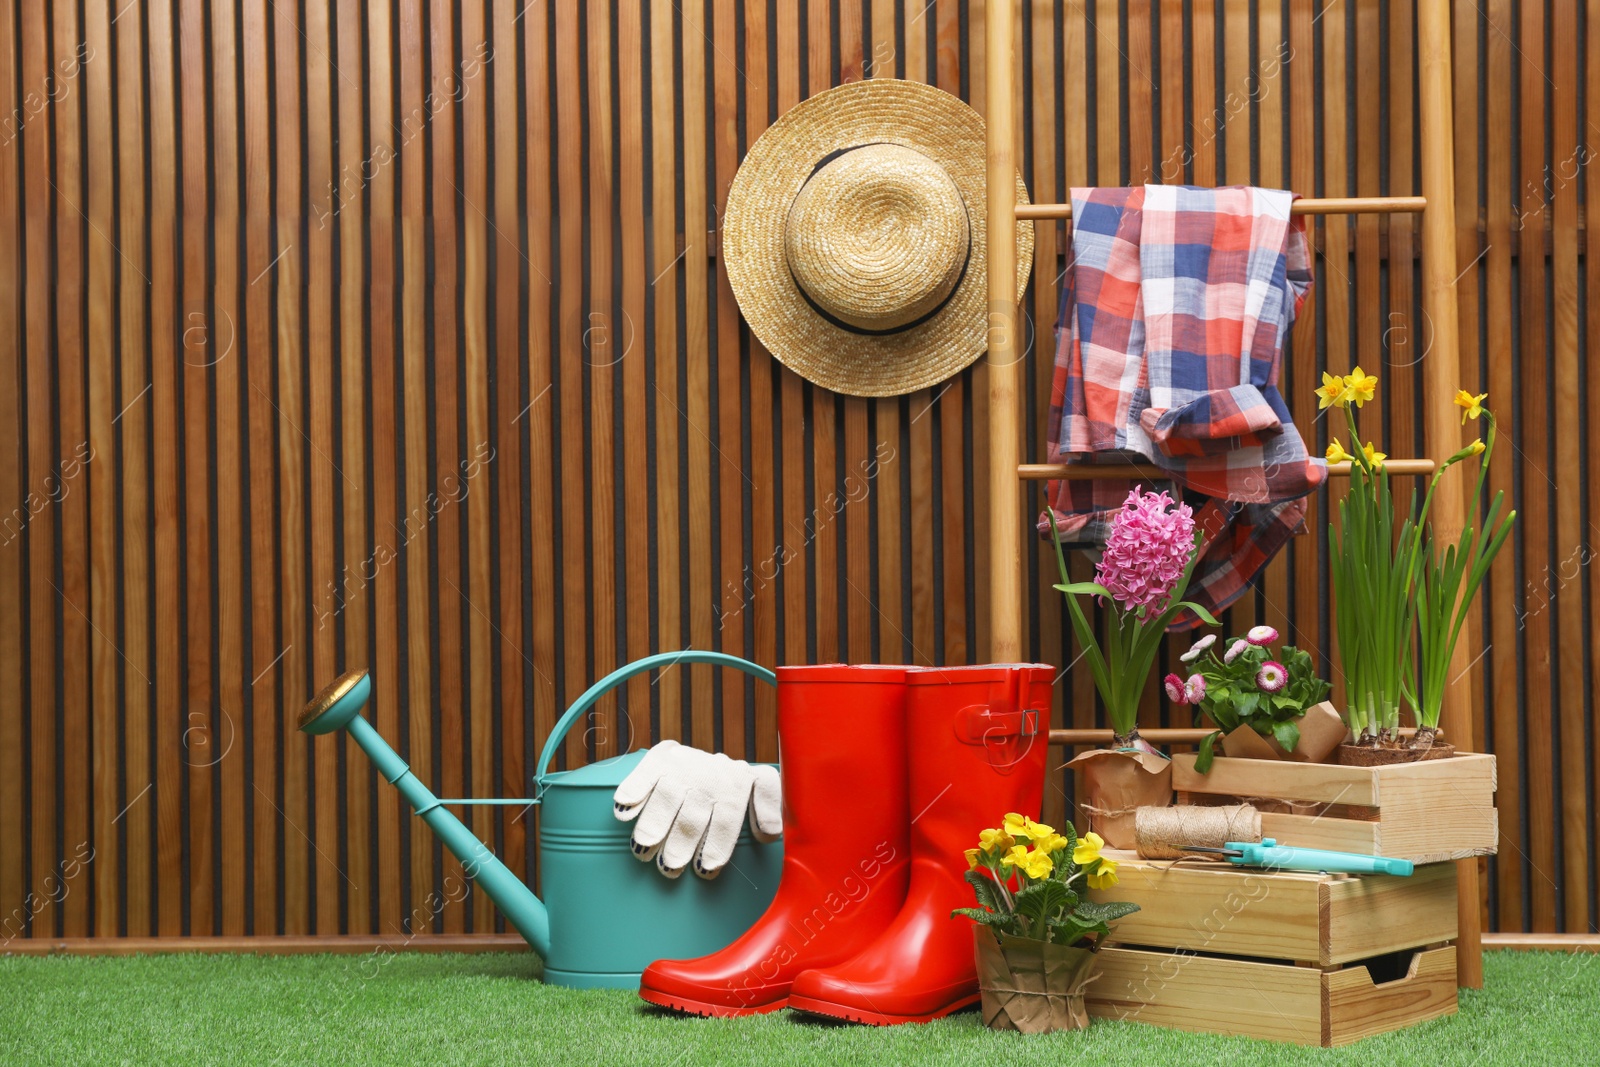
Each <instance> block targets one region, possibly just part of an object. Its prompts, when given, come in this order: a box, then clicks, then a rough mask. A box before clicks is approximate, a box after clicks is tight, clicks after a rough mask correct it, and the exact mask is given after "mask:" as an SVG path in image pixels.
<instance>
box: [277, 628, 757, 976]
mask: <svg viewBox="0 0 1600 1067" xmlns="http://www.w3.org/2000/svg"><path fill="white" fill-rule="evenodd" d="M678 663H711V664H716V665H718V666H723V667H732V668H734V669H735V670H740V671H743V672H744V673H746V674H749V675H752V676H754V677H756V678H759V679H760V680H762V681H764V682H766V683H767V684H769V685H773V684H776V681H777V679H776V678H775V677H774V675H773V673H772V672H771V671H769V670H767V669H766V668H765V667H760V666H757V665H756V664H754V663H751V662H749V661H748V660H743V659H740V658H739V657H737V656H729V655H726V654H724V653H721V652H669V653H662V654H660V655H655V656H648V657H646V658H644V659H641V660H636V661H635V662H633V663H630V664H628V665H627V666H626V667H623V668H621V669H619V670H616V671H613V672H612V673H611V674H609V675H607V676H606V677H605V678H602V679H601V680H600V681H598V682H596V683H595V684H594V685H592V686H590V687H589V689H588V690H587V691H586V692H585V693H584V694H583V695H582V696H581V697H579V698H578V699H577V701H575V702H574V703H573V705H572V706H571V707H570V708H568V709H567V711H566V714H564V715H562V716H561V721H560V722H558V723H556V726H555V729H554V730H552V731H551V733H550V738H549V740H547V741H546V742H545V745H544V750H543V751H542V752H540V753H539V763H538V767H537V769H536V770H535V771H534V775H533V785H534V795H533V796H532V797H531V798H528V797H523V798H516V799H495V800H440V799H439V798H438V797H436V796H434V795H433V793H432V792H431V791H430V790H429V789H428V787H427V786H425V785H423V784H422V782H421V781H420V780H419V779H418V778H417V777H416V775H414V774H412V773H411V768H410V767H408V766H407V765H406V762H405V761H404V760H402V759H401V758H400V756H399V755H398V754H397V753H396V752H395V751H394V749H392V748H390V747H389V745H388V744H387V743H386V742H385V741H384V740H383V738H382V737H380V736H379V735H378V731H377V730H375V729H374V728H373V727H372V724H371V723H369V722H367V720H366V719H364V718H363V717H362V716H361V709H362V707H364V706H365V705H366V703H367V698H368V697H370V696H371V695H372V678H371V676H370V675H368V674H367V672H366V671H364V670H355V671H351V672H350V673H348V674H345V675H342V676H341V677H339V678H338V679H336V680H335V681H334V682H333V683H332V684H331V685H329V686H328V687H327V688H326V689H324V690H323V691H322V692H320V693H318V694H317V695H316V696H315V697H314V698H312V700H311V702H310V703H309V704H307V705H306V708H305V711H304V712H303V713H302V714H301V716H300V729H302V730H304V731H305V732H306V733H308V734H327V733H332V732H334V731H335V730H340V729H343V730H347V731H348V732H349V734H350V736H351V738H352V739H354V741H355V743H356V744H358V745H360V746H361V748H362V750H363V751H364V752H366V754H367V756H368V757H369V758H370V759H371V760H372V762H373V764H374V765H375V766H376V767H377V768H378V771H379V772H380V773H381V774H382V775H383V776H384V778H386V779H387V780H388V781H389V783H390V784H391V785H393V786H395V788H397V789H399V790H400V792H401V794H402V795H404V797H405V798H406V800H407V802H409V803H410V804H411V806H412V807H413V808H415V809H416V812H417V814H418V815H419V816H421V818H422V821H423V822H425V823H427V824H428V828H429V829H431V830H432V831H433V832H434V833H435V834H437V835H438V836H439V839H440V840H441V841H443V842H444V845H445V847H446V848H448V849H449V850H450V851H451V853H452V854H453V855H454V856H455V857H456V858H457V859H458V860H460V861H461V864H462V866H463V867H464V868H465V869H466V871H467V873H468V875H470V876H471V877H472V878H473V879H474V880H475V881H476V883H477V885H478V887H479V888H480V889H482V890H483V891H484V892H485V893H487V894H488V895H489V899H490V900H492V901H494V903H495V906H496V907H498V908H499V909H500V912H501V914H502V915H504V916H505V917H506V921H507V922H509V923H510V924H511V926H512V927H513V928H514V929H515V930H516V931H517V933H519V934H521V935H522V936H523V938H524V939H526V940H527V942H528V944H529V945H532V946H533V950H534V951H535V952H537V953H538V954H539V955H540V956H541V957H542V958H543V959H544V979H545V981H546V982H549V983H551V984H552V985H561V986H569V987H572V988H575V989H597V988H605V989H637V988H638V986H639V975H640V973H641V972H642V971H643V970H644V969H645V967H647V966H649V965H650V964H651V963H653V962H655V961H656V960H659V959H690V958H692V957H695V956H703V955H706V954H708V953H711V952H716V951H717V950H718V949H721V948H723V947H724V946H726V945H728V944H729V943H730V942H732V941H733V940H734V939H735V938H737V937H738V936H739V935H740V934H742V933H744V932H745V931H746V930H748V929H749V928H750V926H751V925H752V924H754V922H755V921H756V919H758V918H760V916H761V913H762V912H764V911H766V909H767V905H768V904H769V903H771V902H772V897H773V894H774V893H776V892H777V889H778V875H779V872H780V871H781V869H782V867H783V846H782V843H781V842H773V843H771V844H761V843H759V842H757V841H755V840H754V839H753V838H751V837H750V834H749V830H748V829H746V830H745V831H744V832H743V833H741V834H740V836H739V844H738V846H737V847H736V848H735V849H734V852H733V858H732V859H731V860H729V862H728V867H729V868H730V870H729V871H726V872H724V873H723V875H722V876H721V877H720V878H716V879H714V880H712V881H706V880H704V879H700V878H674V879H668V878H664V877H662V876H661V875H660V874H659V873H657V872H656V869H655V865H654V864H653V863H641V862H639V860H638V859H636V858H635V857H634V855H633V852H632V850H631V848H630V847H629V839H630V837H631V834H632V826H631V824H629V823H623V822H619V821H618V820H617V818H616V816H615V815H614V814H613V808H612V802H611V796H612V794H613V793H614V792H615V791H616V788H617V786H618V785H620V784H622V780H623V779H624V778H626V777H627V776H628V773H629V772H630V771H632V770H633V768H634V767H635V766H637V765H638V763H639V761H640V760H642V759H643V758H644V752H643V751H639V752H630V753H628V754H627V755H625V756H617V757H615V758H613V759H608V760H602V761H601V762H599V763H594V764H590V765H589V766H587V767H580V768H578V769H576V770H571V771H551V770H550V769H549V768H550V761H551V760H552V759H554V758H555V754H556V750H557V749H558V748H559V747H560V745H561V741H562V739H563V738H564V737H566V734H567V731H568V730H569V729H571V728H572V724H573V723H575V722H577V721H578V720H579V719H580V718H581V717H582V716H583V714H584V713H585V712H587V711H588V710H589V709H590V708H591V707H592V706H593V705H594V703H595V701H597V700H599V699H600V697H601V696H602V695H603V694H605V693H606V692H607V691H609V690H611V689H613V688H615V687H616V686H617V685H618V684H620V683H622V682H624V681H626V680H627V679H629V678H632V677H633V676H634V675H636V674H641V673H644V672H646V671H652V670H655V669H656V668H657V667H667V666H671V665H673V664H678ZM446 804H516V805H531V804H539V805H541V806H542V807H543V808H544V817H543V820H542V826H541V833H540V840H539V869H540V871H541V872H542V881H543V883H544V891H545V898H544V900H540V899H539V898H538V897H536V896H534V894H533V891H532V890H531V889H529V888H528V887H527V886H526V885H524V884H523V883H522V880H521V879H520V878H518V877H517V876H516V875H514V874H512V873H511V871H510V869H508V868H507V867H506V865H505V864H503V863H501V862H500V860H499V859H497V858H496V857H495V855H494V853H492V852H490V851H489V849H488V846H486V845H485V844H484V843H483V842H482V841H480V840H479V839H478V836H477V835H476V834H474V833H473V832H472V831H471V830H469V829H467V828H466V826H464V825H463V824H462V823H461V820H459V819H457V818H456V817H455V816H454V815H452V814H451V813H450V812H449V811H448V810H446V808H445V807H444V805H446Z"/></svg>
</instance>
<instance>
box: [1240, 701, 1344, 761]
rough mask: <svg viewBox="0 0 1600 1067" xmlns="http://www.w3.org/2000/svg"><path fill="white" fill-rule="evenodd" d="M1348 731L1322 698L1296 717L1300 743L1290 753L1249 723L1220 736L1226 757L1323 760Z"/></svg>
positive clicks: (1275, 740)
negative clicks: (1301, 716)
mask: <svg viewBox="0 0 1600 1067" xmlns="http://www.w3.org/2000/svg"><path fill="white" fill-rule="evenodd" d="M1348 733H1349V730H1348V729H1347V728H1346V727H1345V724H1344V719H1342V718H1340V717H1339V711H1338V709H1337V708H1335V707H1334V706H1333V705H1332V704H1330V703H1328V702H1327V701H1326V700H1324V701H1323V702H1322V703H1320V704H1313V705H1312V706H1311V707H1309V708H1307V709H1306V713H1305V716H1304V717H1303V718H1302V719H1301V720H1300V742H1299V744H1297V745H1295V746H1294V751H1293V752H1290V751H1288V750H1287V749H1285V748H1284V747H1283V746H1282V745H1280V744H1278V740H1277V738H1275V737H1262V736H1261V735H1260V734H1258V733H1256V732H1255V730H1254V729H1253V728H1252V727H1250V726H1249V725H1244V726H1240V727H1238V728H1237V729H1235V730H1234V731H1233V732H1232V733H1229V734H1227V735H1226V736H1225V737H1223V739H1222V751H1223V754H1225V755H1226V756H1228V757H1229V758H1230V759H1278V760H1292V761H1294V762H1295V763H1324V762H1326V761H1327V759H1328V757H1329V756H1331V755H1333V753H1334V751H1335V750H1336V749H1338V747H1339V743H1340V742H1342V741H1343V740H1344V739H1345V737H1346V735H1347V734H1348Z"/></svg>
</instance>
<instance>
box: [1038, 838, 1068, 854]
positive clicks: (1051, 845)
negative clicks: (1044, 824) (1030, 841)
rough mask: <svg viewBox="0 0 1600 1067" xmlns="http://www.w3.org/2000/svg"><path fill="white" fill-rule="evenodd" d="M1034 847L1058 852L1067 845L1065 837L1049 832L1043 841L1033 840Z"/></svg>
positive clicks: (1042, 850)
mask: <svg viewBox="0 0 1600 1067" xmlns="http://www.w3.org/2000/svg"><path fill="white" fill-rule="evenodd" d="M1034 847H1035V848H1037V849H1038V850H1039V851H1040V852H1050V853H1055V852H1060V851H1061V850H1062V849H1064V848H1066V847H1067V839H1066V838H1064V837H1062V836H1061V835H1060V834H1051V835H1050V836H1049V837H1047V838H1045V839H1044V840H1043V841H1036V842H1034Z"/></svg>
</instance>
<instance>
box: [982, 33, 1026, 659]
mask: <svg viewBox="0 0 1600 1067" xmlns="http://www.w3.org/2000/svg"><path fill="white" fill-rule="evenodd" d="M1013 6H1014V5H1012V4H1011V3H1009V2H1007V3H1003V4H991V5H990V7H989V12H988V19H987V21H986V26H985V29H986V31H987V34H986V36H987V41H986V47H985V53H984V58H985V60H986V66H987V71H986V73H987V77H988V92H987V95H986V103H987V106H988V115H987V118H986V130H987V138H988V164H989V165H988V179H987V180H988V193H987V202H988V215H987V219H988V221H987V234H988V236H987V245H988V256H989V360H988V371H989V634H990V636H989V658H990V659H991V660H993V661H995V662H997V663H1006V662H1015V661H1017V660H1020V659H1021V658H1022V486H1021V484H1020V483H1019V482H1018V481H1017V478H1016V470H1017V460H1018V458H1019V452H1020V447H1019V441H1018V434H1019V426H1018V420H1019V418H1020V417H1021V403H1022V401H1021V395H1020V394H1021V391H1020V389H1019V388H1018V386H1019V384H1020V382H1021V378H1022V367H1021V364H1020V363H1019V361H1018V346H1017V299H1016V296H1017V281H1016V278H1017V245H1016V237H1015V234H1016V230H1017V193H1016V173H1017V166H1016V160H1015V145H1016V124H1015V116H1014V107H1013V92H1012V89H1013V85H1012V79H1013V78H1014V76H1015V75H1014V71H1015V68H1016V56H1015V55H1014V54H1013V50H1012V37H1013V33H1012V21H1013V20H1012V15H1013Z"/></svg>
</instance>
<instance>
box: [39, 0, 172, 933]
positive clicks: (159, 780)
mask: <svg viewBox="0 0 1600 1067" xmlns="http://www.w3.org/2000/svg"><path fill="white" fill-rule="evenodd" d="M173 30H174V27H173V10H172V5H170V4H153V5H151V7H150V52H149V59H148V63H149V67H150V158H151V159H152V160H156V159H176V158H177V140H178V136H177V112H176V99H177V95H178V94H179V92H181V87H180V85H179V82H178V80H177V67H176V63H175V54H174V48H173V42H174V37H175V35H174V33H173ZM177 197H178V175H177V174H176V173H175V169H174V168H173V167H156V166H152V167H151V168H150V216H151V226H150V398H149V399H150V418H151V421H152V423H153V424H154V425H155V426H157V427H162V428H165V429H166V432H165V433H157V434H155V435H154V442H155V455H154V464H153V466H154V477H153V482H154V488H155V513H154V526H155V530H154V535H155V590H156V593H155V601H156V609H155V635H154V639H155V644H156V659H155V664H156V676H155V690H154V699H155V715H156V730H155V743H156V781H155V791H154V793H155V795H154V798H153V800H152V802H153V803H154V804H155V805H156V857H155V861H156V932H157V933H158V934H160V935H161V936H163V937H171V936H175V935H178V934H180V933H182V932H183V899H184V894H185V888H184V878H183V840H182V838H183V825H182V822H181V811H180V809H179V800H180V790H181V781H180V778H181V776H182V773H183V772H182V764H181V761H180V758H179V757H180V753H181V750H182V740H181V738H182V735H183V730H184V726H185V719H184V695H183V688H182V687H183V675H182V671H183V662H184V647H183V643H182V627H181V621H180V620H181V616H182V613H183V601H182V597H181V588H182V587H181V584H180V577H179V575H180V570H181V568H182V566H183V561H182V557H181V554H180V547H179V544H180V543H179V537H180V524H181V523H182V521H183V517H182V515H181V514H180V512H179V499H180V498H179V479H180V478H181V474H180V471H179V467H178V455H179V453H178V439H179V434H178V432H177V431H176V429H175V428H176V427H177V425H178V418H177V403H178V397H179V393H180V390H181V389H182V387H183V379H184V376H185V374H186V373H187V369H186V365H185V362H184V357H185V355H186V353H185V350H184V347H183V344H182V339H181V331H182V328H183V327H182V325H181V322H182V320H181V318H180V317H179V313H178V309H179V303H178V302H179V294H178V291H177V277H176V271H175V265H176V263H177V262H178V258H179V249H178V246H177V242H176V237H177V233H176V224H177V215H178V212H177ZM37 699H38V698H37V695H36V696H35V701H37ZM36 773H37V772H36ZM34 817H35V819H36V820H37V819H38V818H39V812H38V810H37V809H35V813H34Z"/></svg>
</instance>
